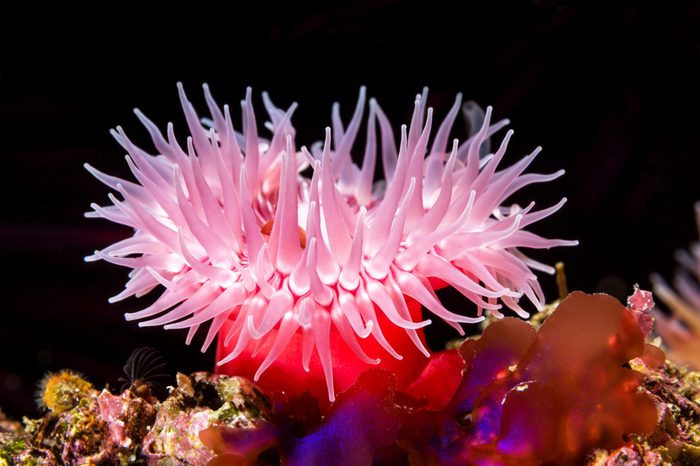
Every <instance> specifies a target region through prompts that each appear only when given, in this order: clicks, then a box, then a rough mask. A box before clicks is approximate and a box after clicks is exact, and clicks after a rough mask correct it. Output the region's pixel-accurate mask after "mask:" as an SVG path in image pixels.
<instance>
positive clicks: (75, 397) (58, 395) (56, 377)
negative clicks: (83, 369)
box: [36, 369, 93, 414]
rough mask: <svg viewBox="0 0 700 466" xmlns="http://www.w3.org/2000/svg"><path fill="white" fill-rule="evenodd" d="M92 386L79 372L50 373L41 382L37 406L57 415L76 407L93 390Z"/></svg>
mask: <svg viewBox="0 0 700 466" xmlns="http://www.w3.org/2000/svg"><path fill="white" fill-rule="evenodd" d="M92 389H93V388H92V384H91V383H90V382H88V381H87V380H85V378H84V377H83V376H82V375H81V374H78V373H77V372H73V371H69V370H66V369H64V370H61V371H58V372H49V373H47V374H46V375H45V376H44V378H43V379H41V381H40V382H39V389H38V391H37V395H36V400H37V404H38V405H39V406H40V407H42V408H46V409H47V410H49V411H51V412H52V413H55V414H61V413H62V412H64V411H67V410H69V409H71V408H73V407H75V406H76V405H77V404H78V403H79V402H80V400H81V399H83V398H84V397H86V396H87V395H88V393H89V392H90V391H91V390H92Z"/></svg>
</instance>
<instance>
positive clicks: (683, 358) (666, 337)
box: [650, 202, 700, 369]
mask: <svg viewBox="0 0 700 466" xmlns="http://www.w3.org/2000/svg"><path fill="white" fill-rule="evenodd" d="M695 219H696V222H697V227H698V233H700V202H697V203H695ZM676 259H677V260H678V263H679V264H680V268H679V270H678V272H677V273H676V276H675V278H674V281H673V284H674V286H675V288H676V290H677V291H674V289H673V287H671V286H670V285H669V284H668V283H666V281H665V280H664V279H663V278H662V277H661V276H660V275H658V274H654V275H652V276H651V277H650V279H651V282H652V284H653V285H654V294H655V295H656V296H658V297H659V299H661V301H663V303H664V304H666V306H668V308H669V309H670V311H671V316H670V317H669V316H668V315H666V314H664V313H662V312H659V311H656V312H655V313H654V317H655V320H656V332H657V333H658V334H659V335H660V336H661V338H662V339H663V341H664V343H665V344H666V345H667V346H668V347H669V350H670V351H669V353H668V355H669V359H672V360H674V361H676V362H681V363H686V364H690V365H691V366H692V367H694V368H695V369H700V285H698V279H700V244H698V243H695V244H693V245H692V246H691V248H690V251H678V252H677V253H676Z"/></svg>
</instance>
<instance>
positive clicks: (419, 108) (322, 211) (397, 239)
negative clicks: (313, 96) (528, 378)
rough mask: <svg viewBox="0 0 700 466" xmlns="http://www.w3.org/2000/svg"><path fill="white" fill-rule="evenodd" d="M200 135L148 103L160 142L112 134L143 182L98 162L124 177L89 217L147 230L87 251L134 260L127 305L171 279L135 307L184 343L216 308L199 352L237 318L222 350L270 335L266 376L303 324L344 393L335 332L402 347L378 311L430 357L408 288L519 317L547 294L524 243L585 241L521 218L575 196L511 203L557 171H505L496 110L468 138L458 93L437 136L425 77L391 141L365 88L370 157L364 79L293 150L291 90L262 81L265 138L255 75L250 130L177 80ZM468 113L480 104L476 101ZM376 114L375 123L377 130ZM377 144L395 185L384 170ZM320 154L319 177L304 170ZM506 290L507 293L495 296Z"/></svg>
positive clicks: (349, 339) (247, 116)
mask: <svg viewBox="0 0 700 466" xmlns="http://www.w3.org/2000/svg"><path fill="white" fill-rule="evenodd" d="M178 88H179V92H180V99H181V103H182V106H183V108H184V112H185V117H186V119H187V124H188V126H189V131H190V134H191V136H190V137H189V138H188V139H187V144H186V148H185V149H183V148H182V147H181V146H180V144H179V143H178V142H177V140H176V139H175V133H174V130H173V125H172V124H168V128H167V135H166V136H163V135H162V134H161V132H160V131H159V130H158V129H157V127H156V125H155V124H154V123H152V122H151V121H150V120H148V119H147V118H146V117H145V116H144V115H143V114H142V113H141V112H140V111H138V110H136V115H137V116H138V118H139V119H140V120H141V122H142V123H143V124H144V126H145V127H146V129H147V130H148V132H149V133H150V136H151V137H152V139H153V143H154V145H155V148H156V151H157V155H150V154H148V153H146V152H145V151H144V150H142V149H140V148H138V147H136V146H135V145H134V144H133V143H132V142H131V141H130V140H129V139H128V138H127V136H126V135H125V134H124V132H123V131H122V129H121V128H119V127H118V128H117V129H116V130H115V131H113V132H112V134H113V135H114V137H115V138H116V140H117V141H118V142H119V143H120V144H121V145H122V146H123V147H124V149H126V151H127V152H128V154H129V155H128V156H127V157H126V161H127V163H128V165H129V167H130V169H131V171H132V172H133V174H134V177H135V178H136V181H137V182H130V181H126V180H122V179H119V178H116V177H113V176H109V175H106V174H104V173H102V172H100V171H98V170H96V169H94V168H92V167H91V166H89V165H86V168H87V169H88V170H89V171H90V172H91V173H92V174H93V175H94V176H95V177H97V178H98V179H99V180H100V181H102V182H103V183H104V184H106V185H107V186H109V187H110V188H112V189H114V190H116V191H117V192H118V193H119V194H120V195H121V196H122V199H118V198H117V197H116V196H114V195H113V194H110V195H109V198H110V201H111V202H112V205H109V206H106V207H101V206H99V205H97V204H93V205H92V208H93V211H92V212H89V213H88V214H86V215H87V216H88V217H101V218H106V219H108V220H111V221H113V222H116V223H120V224H124V225H128V226H131V227H133V228H134V230H135V233H134V235H133V236H132V237H130V238H127V239H125V240H122V241H119V242H117V243H115V244H113V245H111V246H109V247H107V248H105V249H103V250H101V251H96V252H95V253H94V255H92V256H89V257H87V258H86V260H87V261H93V260H99V259H103V260H106V261H108V262H112V263H115V264H118V265H122V266H126V267H129V268H132V269H133V270H132V272H131V274H130V280H129V281H128V283H127V284H126V289H125V290H124V291H123V292H122V293H120V294H118V295H117V296H115V297H114V298H111V301H112V302H113V301H118V300H120V299H124V298H126V297H129V296H133V295H136V296H142V295H144V294H146V293H148V292H149V291H151V290H153V289H154V288H156V287H157V286H158V285H162V286H163V287H164V291H163V293H162V294H161V296H160V297H159V298H158V299H157V300H156V301H155V302H154V303H153V304H152V305H150V306H148V307H147V308H145V309H143V310H142V311H139V312H134V313H130V314H127V315H126V318H127V319H128V320H141V322H140V324H139V325H140V326H154V325H163V326H165V328H166V329H185V328H186V329H189V331H188V335H187V342H188V343H189V342H190V341H191V340H192V338H193V336H194V335H195V333H196V332H197V330H198V329H199V327H200V325H202V324H205V323H206V322H211V324H210V326H209V330H208V333H207V335H206V337H205V341H204V344H203V347H202V350H206V348H207V347H208V346H209V345H210V344H211V342H212V341H213V339H214V337H215V336H216V335H217V333H219V331H220V330H221V329H222V327H224V324H225V323H226V321H227V319H230V320H231V322H229V323H228V324H227V325H226V328H227V329H228V331H227V332H226V334H225V335H221V336H220V337H221V338H224V339H225V344H226V345H228V344H229V342H231V346H232V347H233V348H232V349H231V350H230V352H229V353H228V354H227V355H225V357H223V359H222V360H220V361H219V364H223V363H226V362H227V361H230V360H232V359H234V358H236V357H238V356H239V355H240V354H241V353H242V352H243V351H244V349H245V348H246V347H247V346H248V345H249V344H250V343H251V342H253V341H259V342H261V341H264V340H266V339H268V338H273V339H274V342H272V344H271V346H269V348H270V349H269V352H268V353H267V355H266V356H265V358H264V360H263V362H262V364H261V365H260V367H259V368H258V370H257V373H256V374H255V378H256V380H257V378H259V377H260V375H261V374H262V373H263V371H265V370H266V369H267V368H268V367H269V366H270V365H272V364H273V363H274V362H275V360H276V358H277V357H278V356H279V355H280V354H281V353H282V352H283V351H284V350H285V348H286V346H287V344H288V343H289V342H290V340H291V339H292V338H293V337H295V335H298V334H301V335H302V338H303V351H302V353H303V354H302V355H301V359H302V364H303V365H304V367H306V368H308V364H309V360H310V358H311V355H312V352H313V350H314V348H315V349H316V353H317V355H318V358H319V359H320V362H321V365H322V367H323V372H324V374H325V380H326V384H327V387H328V393H329V398H330V399H331V400H333V398H334V388H333V367H332V363H331V353H332V352H333V351H334V349H333V348H332V347H331V344H330V343H329V341H330V340H329V338H330V334H331V332H333V333H337V334H338V335H340V337H341V338H342V339H343V340H344V341H345V342H346V343H347V345H348V346H349V347H350V348H351V349H352V350H353V352H354V353H355V354H356V355H357V356H358V358H360V360H362V361H364V362H365V363H367V364H376V363H378V362H379V360H378V359H375V358H372V357H370V356H368V355H367V354H365V351H364V350H363V346H362V345H361V344H360V342H359V341H358V339H357V337H359V338H360V339H364V338H368V337H370V336H371V337H372V338H373V339H374V340H376V341H377V343H378V344H379V345H381V346H382V347H383V348H384V349H385V350H386V351H387V352H388V353H389V354H390V355H392V356H393V357H395V358H400V357H401V356H400V355H399V354H398V352H397V351H396V350H395V349H394V348H393V347H392V345H391V342H390V341H388V339H387V338H385V334H384V333H383V332H382V328H381V326H380V325H378V315H379V314H381V315H380V316H379V317H381V319H379V320H382V321H384V319H386V321H387V322H390V323H391V324H392V325H394V326H397V327H399V328H402V329H404V330H405V332H406V333H407V334H408V336H409V337H410V339H411V340H412V341H413V343H414V344H415V345H416V346H417V347H418V348H419V349H420V350H421V351H422V352H423V353H425V354H426V355H428V354H429V353H428V351H427V349H425V347H424V345H423V342H422V341H421V338H420V336H419V332H418V331H419V329H421V328H422V327H424V326H426V325H428V324H430V320H423V321H416V319H414V318H412V316H411V314H410V312H409V310H408V308H407V306H406V300H405V296H408V297H411V298H413V299H415V300H416V301H418V302H419V303H420V304H422V305H423V306H425V307H426V308H427V309H428V310H429V311H430V312H432V313H433V314H434V315H435V316H437V317H439V318H441V319H443V320H444V321H446V322H447V323H448V324H450V325H452V326H453V327H455V328H456V329H457V330H458V331H460V332H462V330H461V327H460V324H461V323H473V322H478V321H480V320H482V319H483V317H482V315H481V314H482V312H483V311H484V310H487V311H489V312H491V313H494V314H496V315H500V309H501V307H502V304H505V305H506V306H507V307H509V308H510V309H512V310H514V311H515V312H516V313H517V314H518V315H520V316H522V317H527V313H526V312H525V311H524V310H523V309H522V308H521V307H520V306H519V305H518V300H519V298H520V297H521V296H523V295H525V296H526V297H527V298H528V299H529V300H530V301H532V303H534V304H535V306H536V307H541V306H542V304H543V296H542V291H541V289H540V286H539V284H538V282H537V277H536V276H535V275H534V274H533V273H532V270H540V271H545V272H548V273H551V272H553V269H552V268H551V267H548V266H546V265H543V264H540V263H538V262H536V261H534V260H532V259H530V258H528V257H526V256H525V255H524V254H523V253H522V252H521V251H520V248H550V247H553V246H564V245H573V244H576V242H575V241H566V240H558V239H545V238H542V237H540V236H538V235H536V234H534V233H531V232H528V231H526V230H525V227H527V226H528V225H530V224H532V223H534V222H536V221H538V220H541V219H543V218H545V217H547V216H549V215H551V214H553V213H554V212H556V211H557V210H558V209H559V208H560V207H561V206H562V205H563V204H564V202H565V199H562V201H561V202H559V203H558V204H556V205H554V206H552V207H548V208H546V209H542V210H539V211H535V210H533V206H534V203H533V204H530V205H528V206H526V207H524V208H523V207H520V206H518V205H505V204H504V203H505V201H506V200H507V198H508V197H509V196H511V194H513V193H514V192H516V191H518V190H519V189H521V188H522V187H524V186H526V185H528V184H531V183H538V182H544V181H549V180H553V179H555V178H557V177H559V176H560V175H562V174H563V170H562V171H559V172H556V173H553V174H533V173H527V174H524V171H525V169H526V168H527V167H528V166H529V165H530V163H531V162H532V161H533V159H534V158H535V157H536V156H537V154H538V153H539V151H540V149H539V148H537V149H536V150H535V151H533V152H532V153H531V154H529V155H528V156H526V157H524V158H522V159H521V160H519V161H518V162H516V163H515V164H513V165H511V166H509V167H507V168H504V169H501V170H497V169H498V167H499V165H500V164H501V161H502V159H503V157H504V155H505V152H506V148H507V146H508V142H509V140H510V138H511V136H512V134H513V132H512V131H509V132H508V133H507V134H506V135H505V137H504V138H503V140H502V142H501V144H500V146H499V147H498V149H497V150H496V151H495V152H494V153H492V154H491V153H485V152H488V151H487V150H486V148H487V147H488V140H489V138H490V137H491V136H492V135H493V134H494V133H495V132H497V131H498V130H500V129H502V128H503V127H504V126H506V125H507V124H508V122H507V121H505V120H504V121H500V122H497V123H495V124H492V123H491V108H488V109H487V110H486V112H485V114H484V115H483V123H482V124H480V127H479V128H478V131H476V132H475V133H474V134H473V135H472V136H471V137H470V138H469V139H468V140H467V141H465V142H463V143H462V144H458V142H457V141H456V140H454V141H453V143H452V144H451V147H450V148H448V146H449V145H450V136H449V135H450V132H451V128H452V125H453V123H454V121H455V118H456V117H457V115H458V113H459V112H460V108H462V105H461V96H457V99H456V101H455V103H454V105H453V106H452V108H451V109H450V111H449V112H448V114H447V116H446V117H445V118H444V120H443V121H442V123H441V124H440V126H439V128H438V130H437V132H436V133H435V135H434V136H433V137H432V145H430V150H428V147H429V141H430V138H431V132H432V127H433V111H432V109H430V108H428V109H427V111H426V102H427V90H425V91H424V92H423V93H422V94H421V95H418V96H417V97H416V100H415V110H414V112H413V117H412V120H411V123H410V125H409V126H408V127H407V126H405V125H404V126H402V127H401V132H400V142H399V144H398V147H397V144H396V141H395V138H394V134H393V132H392V128H391V125H390V123H389V121H388V119H387V117H386V116H385V114H384V112H383V111H382V109H381V108H380V107H379V105H378V104H377V103H376V101H375V100H374V99H370V102H369V117H368V119H367V133H366V143H365V147H364V158H363V160H362V163H361V166H357V165H355V163H354V162H353V158H352V156H351V152H352V149H353V146H354V145H355V139H356V136H357V134H358V132H359V130H360V126H361V124H362V119H363V113H364V111H365V99H366V97H365V89H364V88H362V89H361V91H360V97H359V100H358V102H357V106H356V108H355V111H354V114H353V116H352V119H351V121H350V122H349V124H348V125H347V127H346V126H344V124H343V123H342V121H341V119H340V117H339V111H338V106H337V105H336V106H334V111H333V117H332V127H333V130H332V131H331V129H330V128H327V129H326V133H325V140H324V141H323V142H322V143H317V144H314V145H312V146H311V150H310V151H309V150H307V149H306V148H305V147H301V150H297V148H296V144H295V131H294V128H293V127H292V125H291V123H290V119H291V116H292V114H293V112H294V110H295V108H296V104H293V105H292V106H290V107H289V109H288V110H286V111H284V110H281V109H279V108H277V107H275V106H274V105H273V104H272V102H271V101H270V99H269V98H268V96H267V95H266V94H263V100H264V103H265V108H266V110H267V112H268V114H269V118H270V121H269V122H268V123H267V124H266V127H267V128H268V129H270V130H271V132H272V137H271V139H269V140H268V139H263V138H261V137H259V135H258V127H257V123H256V117H255V114H254V112H253V105H252V94H251V91H250V89H249V90H248V92H247V94H246V98H245V100H244V101H243V102H242V103H241V105H242V109H243V122H242V128H243V131H242V133H238V132H236V131H234V128H233V124H232V119H231V116H230V112H229V108H228V106H224V107H223V110H221V109H220V108H219V107H218V106H217V105H216V103H215V102H214V99H213V98H212V96H211V94H210V92H209V89H208V88H207V86H204V93H205V98H206V102H207V104H208V107H209V111H210V112H211V116H212V120H211V121H207V120H204V123H205V124H207V125H208V126H210V128H209V129H208V130H207V129H205V128H204V127H203V126H202V124H200V119H199V117H198V116H197V114H196V112H195V110H194V107H193V106H192V104H191V103H190V102H189V101H188V100H187V98H186V96H185V93H184V91H183V88H182V86H181V85H179V86H178ZM472 113H473V111H472ZM377 124H378V126H379V135H378V134H377ZM378 147H381V163H382V166H383V171H384V173H385V178H386V180H385V181H382V182H379V183H374V173H375V169H376V165H377V159H378V157H377V154H378V152H379V150H378ZM308 167H311V168H312V169H313V176H312V177H311V179H309V178H307V177H305V176H303V175H302V172H303V171H304V170H305V169H307V168H308ZM436 282H439V283H447V284H448V285H450V286H452V287H454V288H455V289H457V290H459V292H461V293H462V294H463V295H464V296H466V297H467V298H469V299H470V300H471V301H472V302H474V303H475V304H476V306H477V308H478V310H477V315H476V316H474V317H470V316H465V315H462V314H458V313H455V312H451V311H449V310H447V309H446V308H445V307H444V306H443V305H442V304H441V303H440V301H439V300H438V299H437V296H436V295H435V293H434V291H433V286H432V285H431V283H436ZM499 301H500V302H499Z"/></svg>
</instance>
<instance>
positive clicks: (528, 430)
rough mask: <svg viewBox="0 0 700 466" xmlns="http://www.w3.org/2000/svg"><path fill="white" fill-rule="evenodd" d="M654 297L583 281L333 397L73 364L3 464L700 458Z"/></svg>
mask: <svg viewBox="0 0 700 466" xmlns="http://www.w3.org/2000/svg"><path fill="white" fill-rule="evenodd" d="M641 293H643V292H637V293H635V295H634V296H633V297H632V298H631V299H630V302H628V306H627V307H625V306H623V305H622V304H620V303H619V302H617V301H616V300H615V299H613V298H611V297H609V296H605V295H586V294H584V293H580V292H574V293H572V294H571V295H569V297H567V298H566V299H564V300H562V301H561V303H560V304H559V305H558V306H555V305H552V306H549V307H548V308H547V311H546V313H545V314H544V315H542V316H539V317H538V318H537V319H535V320H534V322H535V323H534V324H533V323H530V322H525V321H522V320H519V319H515V318H504V319H501V320H498V321H495V322H493V323H491V324H490V325H489V326H488V327H486V329H485V330H484V332H483V334H482V335H481V336H479V337H474V338H469V339H466V340H464V341H463V342H462V343H461V344H460V345H459V346H458V347H457V349H451V350H446V351H442V352H439V353H435V354H434V355H432V357H431V359H430V360H429V362H428V364H427V365H426V366H425V367H424V369H423V371H422V372H421V373H420V374H419V375H418V376H417V377H416V379H415V380H414V381H413V382H412V383H411V384H409V385H407V386H406V385H403V384H398V383H397V380H396V377H395V376H394V375H393V374H392V373H391V372H389V371H387V370H385V369H382V368H374V369H370V370H368V371H365V372H364V373H363V374H362V375H361V376H360V377H359V378H358V380H357V381H356V382H355V383H354V384H353V385H352V386H351V387H350V388H349V389H348V390H346V391H344V392H342V393H339V394H338V398H337V399H336V401H335V402H334V403H333V404H332V405H331V406H330V407H327V406H326V407H324V405H323V403H324V401H325V400H319V399H318V398H315V397H314V396H312V395H310V394H309V393H304V394H302V395H300V396H294V397H290V398H289V399H287V400H280V399H279V398H272V397H268V396H267V395H265V394H264V393H263V392H262V391H261V390H260V389H259V388H258V387H257V386H256V385H254V384H253V383H252V382H249V381H248V380H246V379H244V378H240V377H232V376H226V375H212V374H210V373H206V372H197V373H194V374H191V375H184V374H178V375H177V377H176V380H177V384H176V386H175V387H169V395H168V396H167V397H166V398H165V399H164V400H162V401H161V400H158V399H156V398H155V397H154V396H153V395H151V394H150V392H148V391H146V392H144V391H139V392H138V394H137V393H136V392H135V391H134V390H133V389H132V387H126V389H125V390H123V391H122V392H121V393H119V394H113V393H111V392H109V391H108V390H106V389H103V390H101V391H100V390H97V389H95V388H93V387H92V385H90V384H89V383H88V382H87V381H86V380H85V379H84V378H83V377H82V376H80V375H78V374H75V373H72V372H60V373H58V374H53V375H49V376H47V378H46V379H45V381H44V383H43V384H42V385H41V387H42V393H40V397H39V398H40V399H41V400H43V402H42V403H43V405H44V406H45V407H46V410H47V411H46V414H45V415H44V416H43V417H42V418H40V419H26V418H25V419H24V421H23V423H19V422H16V421H11V420H8V419H6V418H5V417H4V416H0V465H5V464H6V465H14V464H20V465H32V464H42V465H43V464H46V465H52V464H56V465H60V464H76V465H92V464H119V465H127V464H143V465H166V464H167V465H182V466H185V465H208V466H222V465H255V464H284V465H291V466H294V465H302V464H337V465H362V464H366V465H371V464H380V465H381V464H387V465H388V464H408V465H424V464H426V465H448V464H474V465H511V464H518V465H537V464H545V465H568V464H587V465H662V464H678V465H691V464H698V463H699V462H700V404H698V403H699V402H700V372H696V371H693V370H691V369H689V368H687V367H684V366H679V365H677V364H675V363H674V362H672V361H669V360H667V359H666V358H665V355H664V353H663V351H662V350H661V349H660V348H659V347H658V346H656V345H655V344H654V343H656V344H658V340H657V341H654V342H649V341H648V340H649V337H647V338H646V339H645V336H647V334H648V333H649V331H650V327H649V326H648V325H646V323H648V322H649V321H648V318H647V316H648V310H649V308H650V307H651V305H646V304H645V303H646V301H645V299H647V298H649V299H650V296H646V295H643V294H641ZM649 302H650V301H649ZM47 382H52V383H47ZM58 394H60V395H61V396H60V397H59V398H60V400H62V402H61V403H58V402H51V401H55V400H53V398H56V397H57V396H58ZM52 397H53V398H52ZM47 399H48V400H49V401H50V402H46V401H47Z"/></svg>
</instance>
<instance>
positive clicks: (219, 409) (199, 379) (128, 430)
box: [0, 372, 271, 466]
mask: <svg viewBox="0 0 700 466" xmlns="http://www.w3.org/2000/svg"><path fill="white" fill-rule="evenodd" d="M270 412H271V406H270V402H269V400H268V399H267V398H266V397H265V396H264V395H263V394H262V393H261V392H260V391H259V390H258V389H257V387H255V385H253V384H252V383H251V382H249V381H247V380H245V379H242V378H239V377H228V376H223V375H212V374H209V373H206V372H196V373H194V374H192V375H190V376H186V375H184V374H178V375H177V387H175V388H172V389H171V391H170V395H169V396H168V397H167V398H166V400H165V401H163V402H160V401H158V400H157V399H156V398H154V397H152V396H150V395H147V396H145V397H140V396H137V395H136V394H135V393H134V392H133V391H132V390H130V389H126V390H124V391H123V392H122V393H121V394H119V395H114V394H112V393H110V392H109V391H107V390H106V389H105V390H102V391H98V390H95V389H90V390H87V391H85V392H83V393H81V395H80V397H79V398H78V399H76V400H75V405H74V406H73V407H72V408H70V409H66V410H64V411H62V412H59V413H55V412H53V411H51V410H48V411H47V413H46V414H45V415H44V417H42V418H40V419H27V418H25V419H24V420H23V424H20V423H19V422H16V421H11V420H8V419H7V418H6V417H5V416H4V415H2V414H1V413H0V466H6V465H7V466H9V465H23V466H24V465H26V466H29V465H164V466H165V465H168V466H189V465H203V464H206V463H207V462H208V461H209V460H211V459H212V458H213V457H214V452H213V451H212V450H210V449H209V448H207V447H206V446H204V444H202V442H201V441H200V440H199V431H200V430H203V429H206V428H208V427H231V428H240V427H254V425H255V422H256V421H257V420H260V419H268V418H269V417H270Z"/></svg>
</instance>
